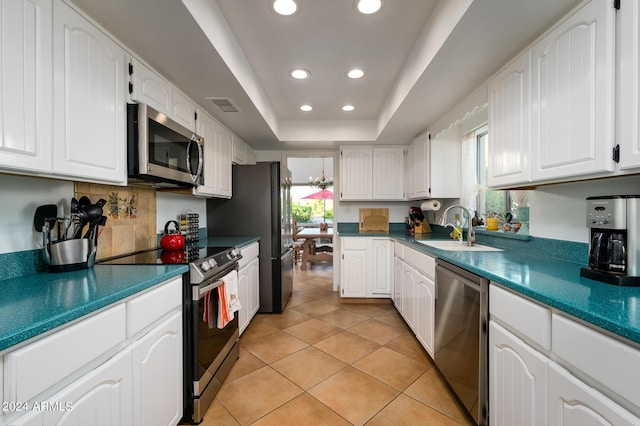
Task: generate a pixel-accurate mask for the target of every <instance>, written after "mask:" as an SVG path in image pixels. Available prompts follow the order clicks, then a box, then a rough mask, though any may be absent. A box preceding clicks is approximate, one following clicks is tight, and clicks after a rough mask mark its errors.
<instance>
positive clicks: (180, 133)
mask: <svg viewBox="0 0 640 426" xmlns="http://www.w3.org/2000/svg"><path fill="white" fill-rule="evenodd" d="M203 146H204V139H203V138H202V137H200V136H198V135H197V134H195V133H194V132H192V131H191V130H189V129H187V128H186V127H184V126H182V125H180V124H178V123H176V122H175V121H173V120H171V119H169V118H168V117H167V116H166V115H165V114H163V113H161V112H158V111H156V110H155V109H153V108H151V107H150V106H149V105H146V104H127V168H128V175H129V182H132V183H136V182H137V183H146V184H150V185H152V186H155V187H159V188H162V187H189V186H195V185H199V184H201V183H202V167H203V161H204V152H203V149H204V148H203Z"/></svg>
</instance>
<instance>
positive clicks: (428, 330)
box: [414, 274, 436, 357]
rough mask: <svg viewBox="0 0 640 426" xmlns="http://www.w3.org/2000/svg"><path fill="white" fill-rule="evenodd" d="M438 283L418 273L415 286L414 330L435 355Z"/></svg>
mask: <svg viewBox="0 0 640 426" xmlns="http://www.w3.org/2000/svg"><path fill="white" fill-rule="evenodd" d="M435 296H436V284H435V282H434V281H433V279H431V278H427V277H425V276H424V275H422V274H419V275H418V280H417V282H416V288H415V299H416V303H415V309H416V311H415V324H414V327H415V328H414V332H415V334H416V337H417V338H418V340H419V341H420V343H422V346H424V348H425V349H426V350H427V352H428V353H429V355H431V356H432V357H433V349H434V347H433V343H434V332H435V330H434V321H435V303H436V298H435Z"/></svg>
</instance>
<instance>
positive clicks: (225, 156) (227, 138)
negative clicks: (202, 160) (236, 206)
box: [217, 126, 233, 198]
mask: <svg viewBox="0 0 640 426" xmlns="http://www.w3.org/2000/svg"><path fill="white" fill-rule="evenodd" d="M218 137H219V139H218V143H219V147H218V151H217V152H218V155H219V158H220V162H219V163H218V167H219V172H218V176H217V179H218V187H219V188H220V194H222V196H224V197H225V198H231V188H232V182H231V166H232V161H231V156H232V149H233V134H232V133H231V132H230V131H228V130H227V129H225V128H224V127H222V126H221V127H220V133H219V135H218Z"/></svg>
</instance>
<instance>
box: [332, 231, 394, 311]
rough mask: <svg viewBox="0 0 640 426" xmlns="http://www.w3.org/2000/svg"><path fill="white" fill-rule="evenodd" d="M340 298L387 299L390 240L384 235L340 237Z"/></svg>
mask: <svg viewBox="0 0 640 426" xmlns="http://www.w3.org/2000/svg"><path fill="white" fill-rule="evenodd" d="M340 245H341V251H342V252H341V254H342V255H341V260H342V265H341V270H342V275H341V278H342V285H341V289H342V290H341V296H342V297H373V298H375V297H380V298H391V294H392V292H393V288H392V286H393V242H392V241H391V240H390V239H388V238H371V237H342V238H341V240H340Z"/></svg>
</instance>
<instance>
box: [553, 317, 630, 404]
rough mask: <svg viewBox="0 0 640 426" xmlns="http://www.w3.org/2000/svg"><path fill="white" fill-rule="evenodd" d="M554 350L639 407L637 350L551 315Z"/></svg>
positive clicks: (568, 361)
mask: <svg viewBox="0 0 640 426" xmlns="http://www.w3.org/2000/svg"><path fill="white" fill-rule="evenodd" d="M552 325H553V353H554V354H556V355H557V356H559V357H560V358H562V359H563V360H565V361H566V362H567V363H568V364H570V365H572V366H574V367H575V368H577V369H579V370H581V371H582V372H583V373H585V374H586V375H588V376H590V377H592V378H593V379H595V380H597V381H598V382H600V383H602V384H603V385H605V386H607V387H608V388H609V389H611V390H612V391H614V392H616V393H617V394H618V395H620V396H622V397H623V398H626V399H627V400H629V401H631V402H632V403H633V404H635V405H637V406H640V369H639V368H638V365H640V351H639V350H637V349H635V348H633V347H631V346H629V345H627V344H624V343H622V342H620V341H618V340H615V339H613V338H611V337H609V336H606V335H604V334H602V333H601V332H598V331H596V330H594V329H592V328H589V327H587V326H584V325H582V324H579V323H577V322H575V321H573V320H570V319H569V318H566V317H564V316H562V315H558V314H555V313H554V314H553V321H552Z"/></svg>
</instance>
